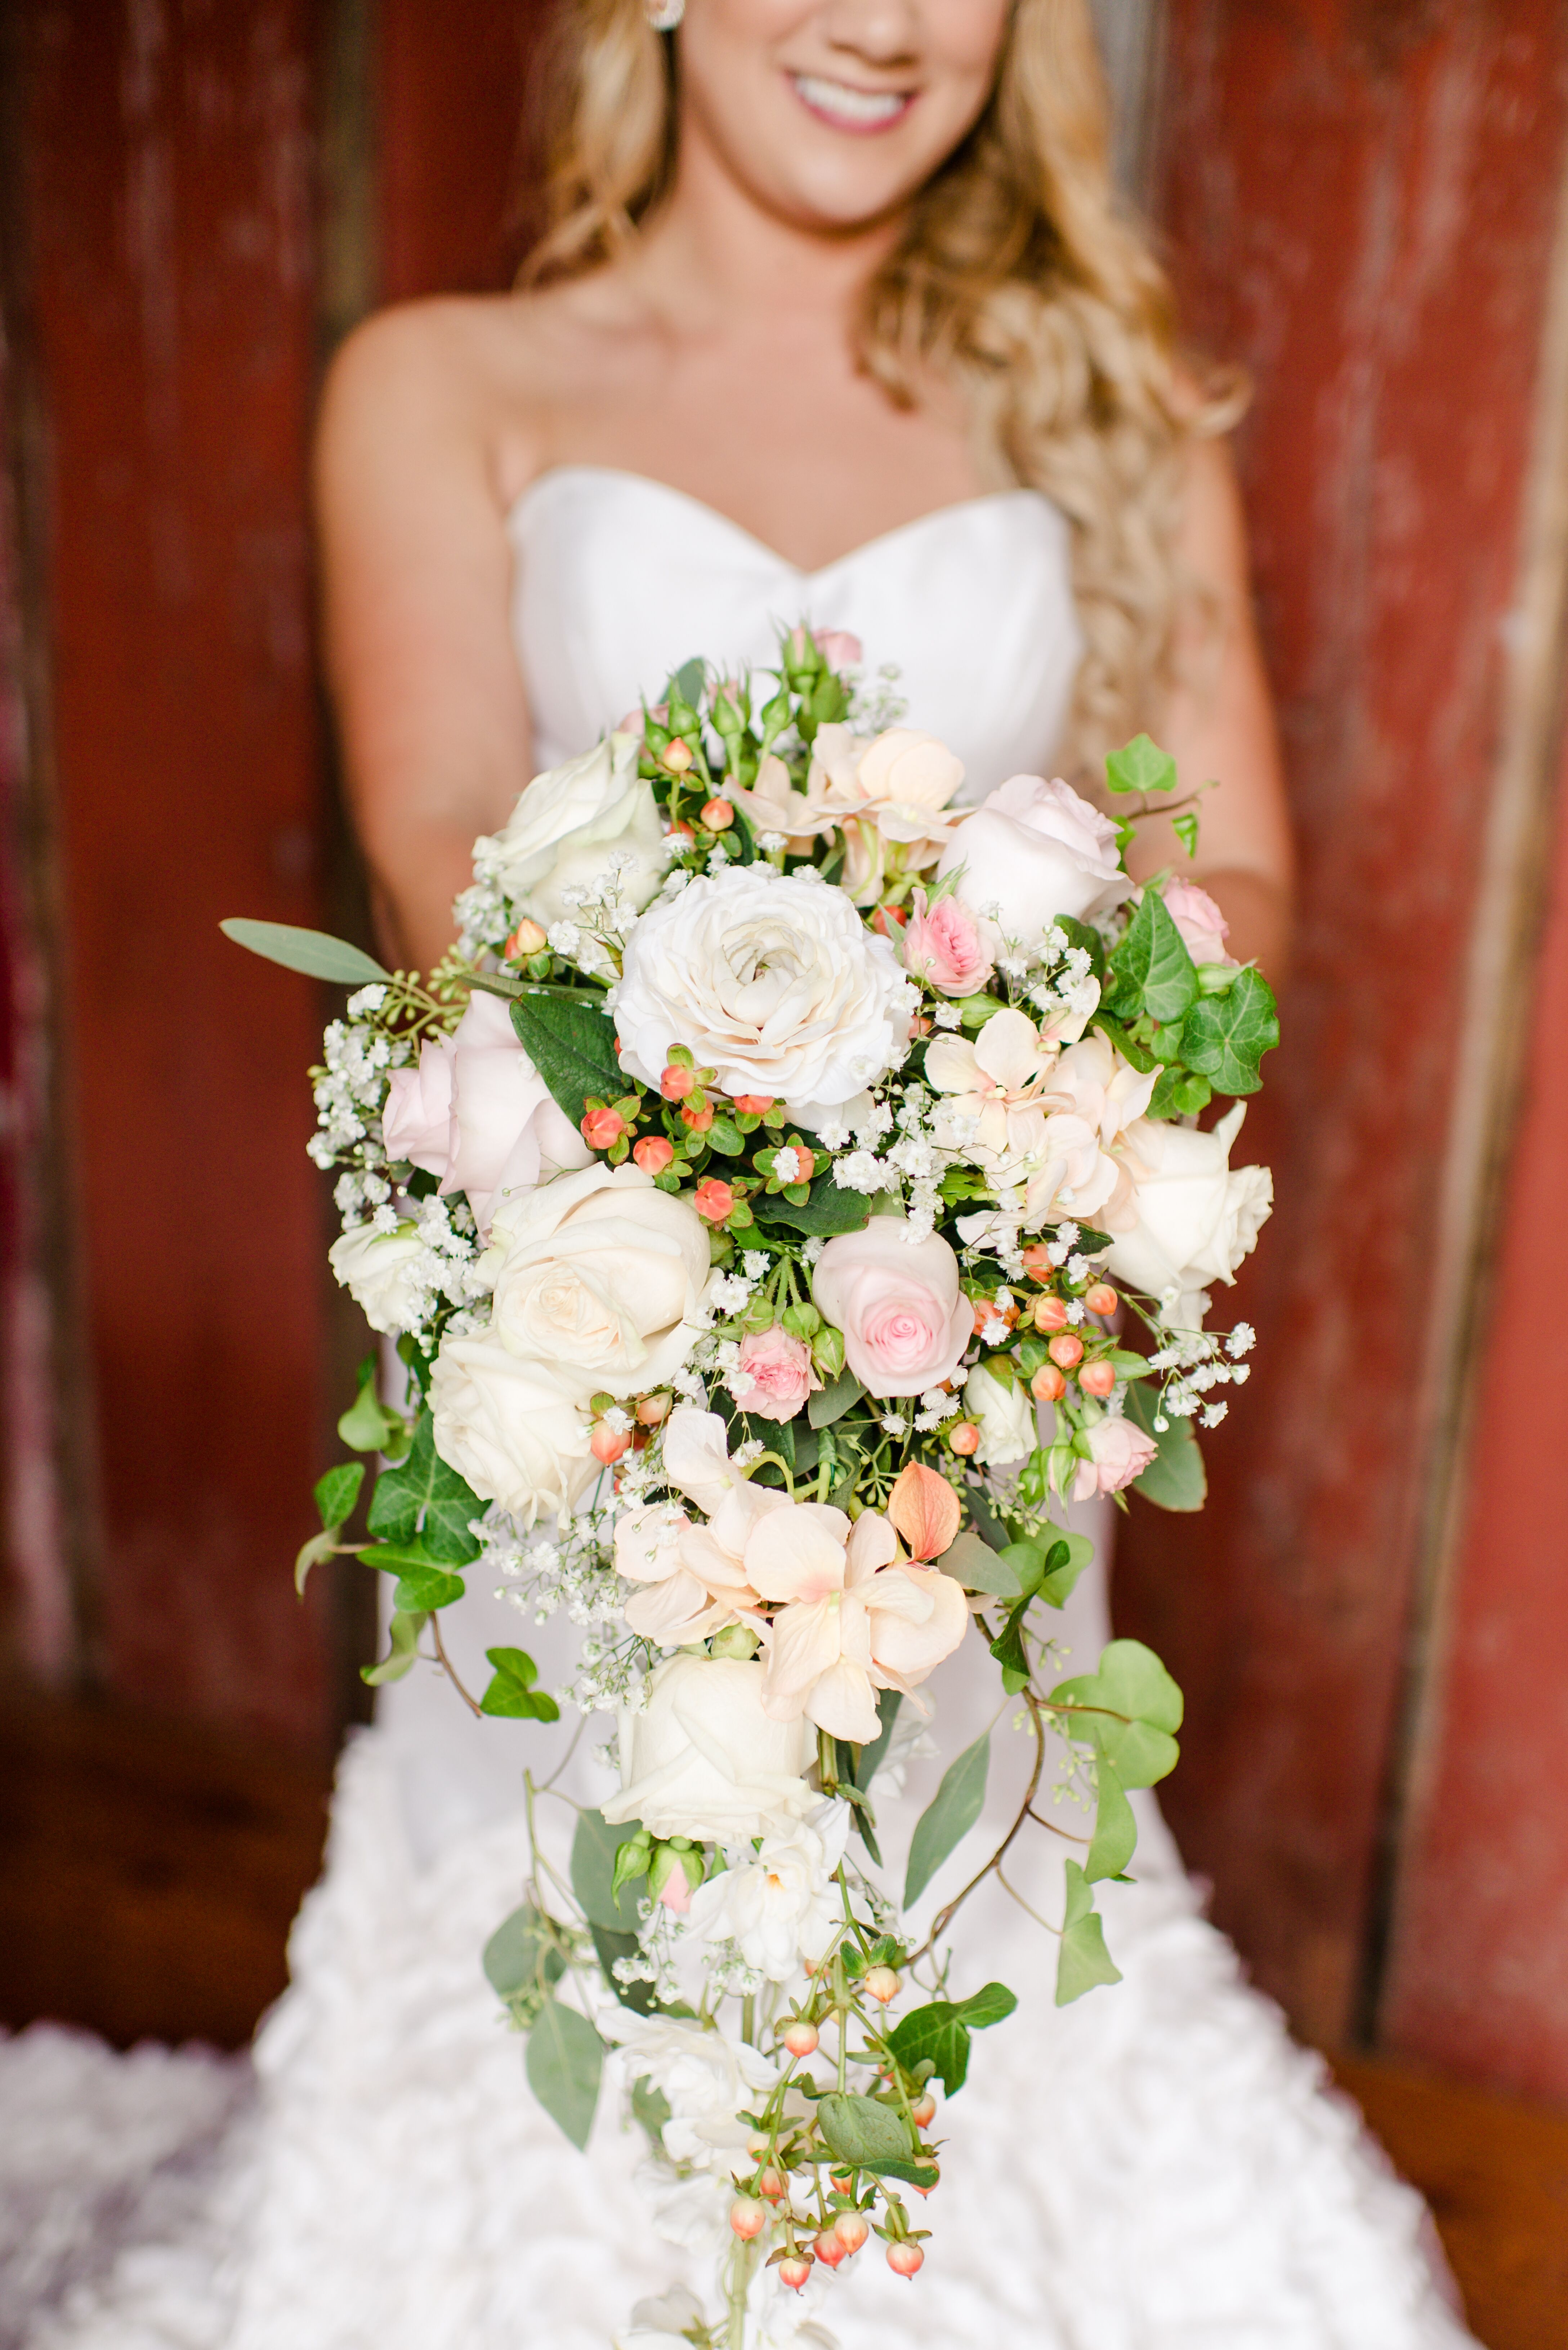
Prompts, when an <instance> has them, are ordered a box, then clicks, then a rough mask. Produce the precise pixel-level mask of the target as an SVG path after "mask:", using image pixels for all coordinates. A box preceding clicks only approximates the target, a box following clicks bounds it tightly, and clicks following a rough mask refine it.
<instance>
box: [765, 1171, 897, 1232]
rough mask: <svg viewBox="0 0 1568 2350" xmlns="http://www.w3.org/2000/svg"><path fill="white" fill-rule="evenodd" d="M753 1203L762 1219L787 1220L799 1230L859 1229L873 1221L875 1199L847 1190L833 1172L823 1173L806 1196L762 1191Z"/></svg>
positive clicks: (844, 1230) (788, 1223) (792, 1227)
mask: <svg viewBox="0 0 1568 2350" xmlns="http://www.w3.org/2000/svg"><path fill="white" fill-rule="evenodd" d="M751 1205H752V1209H753V1213H754V1214H755V1216H756V1220H757V1222H758V1223H760V1224H762V1223H766V1224H787V1225H788V1226H789V1227H790V1230H791V1231H792V1232H808V1233H826V1234H828V1235H831V1234H833V1233H834V1232H862V1231H864V1229H865V1227H866V1226H867V1224H868V1223H869V1222H870V1221H871V1202H870V1201H869V1200H868V1199H867V1196H866V1194H865V1192H864V1191H846V1190H844V1188H843V1187H842V1185H840V1184H837V1183H836V1182H835V1181H834V1180H833V1176H832V1174H831V1172H829V1173H827V1174H826V1175H819V1176H818V1177H817V1178H816V1180H815V1182H814V1183H813V1184H812V1187H811V1191H810V1193H809V1195H808V1196H807V1197H806V1198H805V1199H804V1200H792V1199H790V1198H789V1197H788V1195H787V1194H786V1193H785V1192H783V1191H775V1192H774V1193H773V1194H772V1195H771V1196H770V1195H769V1194H768V1193H767V1192H765V1191H758V1192H756V1193H754V1194H753V1199H752V1202H751Z"/></svg>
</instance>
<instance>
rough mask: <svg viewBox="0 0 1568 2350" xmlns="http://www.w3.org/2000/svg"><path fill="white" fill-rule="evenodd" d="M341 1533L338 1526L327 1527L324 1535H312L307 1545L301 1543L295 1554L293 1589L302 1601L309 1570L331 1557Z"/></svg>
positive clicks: (323, 1563)
mask: <svg viewBox="0 0 1568 2350" xmlns="http://www.w3.org/2000/svg"><path fill="white" fill-rule="evenodd" d="M341 1532H342V1528H341V1527H339V1526H329V1527H328V1528H327V1530H326V1532H325V1533H323V1534H312V1535H311V1537H310V1540H309V1541H308V1542H307V1543H301V1544H300V1546H299V1548H298V1550H297V1551H296V1554H295V1560H294V1587H295V1589H296V1591H297V1592H298V1594H299V1596H300V1597H301V1598H302V1599H303V1598H304V1596H305V1584H306V1576H307V1575H309V1573H310V1570H311V1568H312V1567H313V1566H321V1565H325V1563H326V1561H327V1559H329V1558H330V1557H331V1556H332V1555H333V1554H334V1553H335V1552H336V1550H337V1537H338V1534H340V1533H341Z"/></svg>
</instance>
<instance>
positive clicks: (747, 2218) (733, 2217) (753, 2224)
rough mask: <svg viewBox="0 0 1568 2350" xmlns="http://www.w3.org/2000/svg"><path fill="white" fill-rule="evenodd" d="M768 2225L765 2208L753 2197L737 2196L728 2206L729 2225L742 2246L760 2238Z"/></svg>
mask: <svg viewBox="0 0 1568 2350" xmlns="http://www.w3.org/2000/svg"><path fill="white" fill-rule="evenodd" d="M767 2224H768V2214H767V2206H766V2205H765V2204H763V2203H759V2202H758V2200H757V2199H756V2197H755V2196H754V2195H737V2196H736V2198H735V2199H734V2201H733V2202H732V2204H731V2206H730V2225H731V2227H732V2228H733V2230H734V2231H735V2233H736V2235H737V2236H739V2238H740V2239H741V2241H742V2243H743V2244H749V2243H750V2242H751V2241H752V2238H753V2236H760V2235H761V2234H762V2232H763V2229H764V2228H765V2227H766V2226H767Z"/></svg>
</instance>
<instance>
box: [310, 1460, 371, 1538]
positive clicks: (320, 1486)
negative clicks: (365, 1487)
mask: <svg viewBox="0 0 1568 2350" xmlns="http://www.w3.org/2000/svg"><path fill="white" fill-rule="evenodd" d="M364 1482H365V1463H364V1462H363V1461H339V1462H338V1464H337V1468H336V1469H328V1471H327V1474H326V1475H325V1477H318V1478H317V1481H316V1506H317V1510H318V1511H319V1513H320V1515H321V1524H322V1529H323V1531H324V1532H325V1533H327V1534H331V1533H333V1532H334V1531H335V1529H336V1528H337V1527H339V1526H341V1525H343V1524H344V1523H346V1522H347V1521H348V1519H349V1518H351V1517H352V1516H353V1514H354V1504H355V1503H356V1502H357V1501H358V1498H359V1488H360V1486H361V1485H362V1484H363V1483H364Z"/></svg>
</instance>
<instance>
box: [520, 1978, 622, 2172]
mask: <svg viewBox="0 0 1568 2350" xmlns="http://www.w3.org/2000/svg"><path fill="white" fill-rule="evenodd" d="M604 2061H605V2044H604V2042H603V2041H602V2040H601V2039H600V2038H599V2035H598V2033H597V2032H596V2031H595V2030H594V2027H593V2025H592V2024H591V2023H589V2022H587V2019H586V2018H585V2017H583V2016H581V2015H579V2014H578V2013H577V2012H576V2008H573V2007H563V2006H562V2004H561V2002H560V2001H559V2000H558V1999H547V2000H546V2001H545V2004H544V2006H543V2007H542V2008H541V2009H540V2011H539V2016H538V2020H537V2022H535V2025H534V2028H533V2030H532V2031H531V2032H530V2033H529V2034H528V2059H527V2073H528V2086H529V2087H530V2088H531V2089H532V2090H533V2092H534V2095H535V2096H536V2097H537V2098H538V2100H539V2103H540V2104H541V2105H542V2106H544V2108H545V2112H546V2113H547V2114H548V2115H549V2116H550V2118H551V2120H552V2121H555V2122H558V2123H559V2125H560V2126H561V2128H562V2129H563V2130H564V2131H565V2132H566V2136H567V2137H569V2138H570V2139H571V2141H572V2144H573V2145H574V2146H575V2147H586V2146H587V2142H588V2132H589V2131H590V2130H591V2129H592V2128H593V2126H594V2107H595V2106H597V2103H598V2096H599V2075H600V2074H601V2073H602V2072H603V2070H604Z"/></svg>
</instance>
